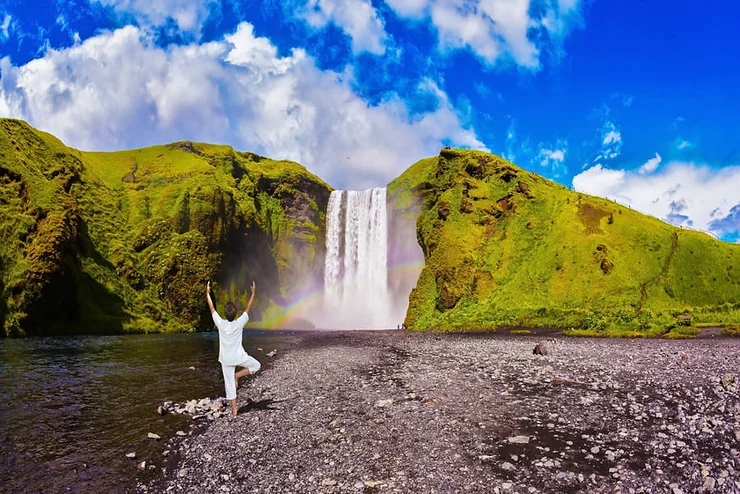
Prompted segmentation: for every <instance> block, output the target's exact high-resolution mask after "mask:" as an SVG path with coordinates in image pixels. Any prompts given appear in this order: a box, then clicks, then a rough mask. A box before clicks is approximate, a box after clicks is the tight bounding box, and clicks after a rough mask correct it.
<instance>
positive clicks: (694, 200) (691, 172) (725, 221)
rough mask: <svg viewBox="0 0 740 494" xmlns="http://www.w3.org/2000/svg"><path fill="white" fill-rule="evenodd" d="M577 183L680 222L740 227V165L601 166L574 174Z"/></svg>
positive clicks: (730, 229)
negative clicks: (651, 169) (654, 169)
mask: <svg viewBox="0 0 740 494" xmlns="http://www.w3.org/2000/svg"><path fill="white" fill-rule="evenodd" d="M656 157H657V158H659V156H658V155H656ZM653 159H656V158H653ZM656 166H657V164H656ZM573 187H574V188H575V189H576V190H578V191H581V192H586V193H588V194H593V195H596V196H601V197H608V198H610V199H613V200H616V201H617V202H620V203H622V204H624V205H628V206H631V207H632V208H634V209H637V210H638V211H641V212H643V213H647V214H650V215H653V216H655V217H657V218H661V219H663V220H665V221H668V222H669V223H672V224H674V225H680V226H687V227H691V228H696V229H699V230H704V231H708V232H710V233H712V234H714V235H717V236H720V237H722V236H726V235H728V234H733V233H734V234H737V233H738V231H740V225H739V223H738V216H739V215H740V203H738V195H737V191H738V190H740V166H735V167H727V168H722V169H719V170H718V169H713V168H710V167H709V166H706V165H697V164H694V163H683V162H671V163H669V164H667V165H666V166H665V167H663V168H662V169H661V170H660V171H659V172H657V173H651V172H648V171H646V172H644V173H640V171H639V170H638V171H627V170H612V169H609V168H604V167H602V166H601V165H596V166H593V167H591V168H589V169H588V170H585V171H584V172H582V173H581V174H579V175H576V176H575V177H573Z"/></svg>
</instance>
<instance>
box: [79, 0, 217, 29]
mask: <svg viewBox="0 0 740 494" xmlns="http://www.w3.org/2000/svg"><path fill="white" fill-rule="evenodd" d="M90 1H91V2H98V3H101V4H103V5H106V6H112V7H113V8H115V9H116V10H117V11H119V12H122V13H127V14H131V15H133V16H134V17H135V18H136V20H137V21H138V22H139V24H140V25H141V26H143V27H145V28H146V27H151V26H161V25H162V24H164V23H165V21H166V20H167V19H168V18H171V19H173V20H174V21H175V22H176V23H177V25H178V27H179V28H180V29H181V30H183V31H186V32H190V33H193V34H196V35H200V30H201V28H202V27H203V23H204V22H205V20H206V19H207V18H208V13H209V8H210V6H211V5H213V4H215V3H216V2H217V1H218V0H90Z"/></svg>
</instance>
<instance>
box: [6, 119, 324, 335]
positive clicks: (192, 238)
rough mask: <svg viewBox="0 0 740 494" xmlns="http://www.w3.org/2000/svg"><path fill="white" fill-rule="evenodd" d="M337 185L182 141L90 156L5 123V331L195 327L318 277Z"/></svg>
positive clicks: (290, 166)
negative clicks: (212, 314)
mask: <svg viewBox="0 0 740 494" xmlns="http://www.w3.org/2000/svg"><path fill="white" fill-rule="evenodd" d="M330 190H331V189H330V187H329V186H328V185H326V184H325V183H324V182H323V181H321V180H320V179H318V178H317V177H316V176H314V175H312V174H310V173H309V172H307V171H306V169H305V168H303V167H302V166H300V165H298V164H296V163H293V162H287V161H274V160H270V159H267V158H264V157H261V156H258V155H255V154H251V153H239V152H236V151H234V150H233V149H232V148H230V147H228V146H214V145H208V144H199V143H191V142H181V143H175V144H170V145H166V146H155V147H150V148H146V149H138V150H132V151H122V152H116V153H88V152H81V151H77V150H74V149H71V148H68V147H66V146H64V145H63V144H62V143H61V142H59V141H58V140H57V139H55V138H54V137H53V136H51V135H49V134H46V133H43V132H39V131H37V130H35V129H33V128H32V127H30V126H29V125H27V124H26V123H24V122H21V121H17V120H9V119H0V230H1V231H2V241H1V242H0V321H1V322H2V324H3V327H4V333H5V334H6V335H18V334H48V333H50V332H58V331H71V332H101V333H102V332H104V333H110V332H118V331H169V330H192V329H195V328H198V327H205V326H206V325H207V319H208V314H207V312H206V310H205V305H204V304H205V300H204V286H205V282H206V281H207V280H209V279H210V280H215V284H214V285H215V290H214V294H215V297H216V300H217V305H218V306H220V307H223V304H224V303H225V301H226V299H227V298H231V299H235V300H238V301H240V302H241V303H242V304H246V301H247V297H248V289H247V287H248V284H249V283H250V282H251V280H252V279H254V280H256V281H257V285H258V294H259V297H258V298H257V304H256V306H255V308H254V314H253V315H256V316H257V318H259V314H260V313H261V312H262V311H264V310H265V309H266V308H267V307H268V306H271V305H275V304H280V303H281V302H282V301H283V300H284V298H286V297H289V296H290V295H291V294H292V293H293V291H294V290H299V289H301V284H300V283H299V282H298V281H299V280H303V281H304V282H305V283H311V282H312V281H313V280H314V279H320V277H321V274H322V269H323V252H322V250H321V249H317V248H316V245H323V240H322V238H321V237H322V227H321V225H323V223H324V214H325V211H326V204H327V201H328V197H329V194H330Z"/></svg>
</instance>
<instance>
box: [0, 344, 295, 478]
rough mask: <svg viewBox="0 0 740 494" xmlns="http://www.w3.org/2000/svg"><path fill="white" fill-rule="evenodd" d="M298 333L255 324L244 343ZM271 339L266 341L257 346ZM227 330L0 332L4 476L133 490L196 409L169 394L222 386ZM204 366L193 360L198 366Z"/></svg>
mask: <svg viewBox="0 0 740 494" xmlns="http://www.w3.org/2000/svg"><path fill="white" fill-rule="evenodd" d="M290 340H291V333H260V332H257V333H248V334H246V335H245V342H244V345H245V348H247V350H248V351H249V352H250V353H252V354H254V355H255V356H256V357H257V358H258V359H259V360H261V361H262V362H263V364H264V363H266V359H265V357H264V353H266V352H268V351H270V350H272V349H274V348H278V349H283V348H285V347H286V346H287V345H288V343H289V341H290ZM258 346H259V347H262V348H264V350H263V351H258V350H257V347H258ZM217 359H218V335H217V334H216V333H198V334H181V335H135V336H134V335H131V336H81V337H58V338H29V339H22V340H21V339H17V340H0V458H1V459H0V485H3V486H4V487H3V490H4V491H7V492H38V491H43V492H61V491H67V489H71V490H72V491H73V492H88V491H90V492H125V491H128V490H130V489H131V488H132V486H133V483H134V482H135V476H136V465H135V463H136V462H134V461H132V460H128V459H127V458H125V454H126V453H128V452H131V451H136V453H137V461H142V460H147V461H148V462H149V463H151V462H152V461H154V462H155V463H157V462H159V463H161V456H162V453H161V450H162V444H157V443H156V442H154V441H152V440H150V439H147V437H146V435H147V432H154V433H157V434H159V435H161V436H162V437H163V438H165V437H170V436H172V435H173V434H174V431H175V430H177V429H184V428H186V427H187V426H188V424H189V422H188V420H189V419H187V418H184V417H179V416H170V415H167V416H165V417H159V416H158V415H157V414H156V413H155V410H156V408H157V406H158V405H159V404H160V403H161V402H163V401H165V400H173V401H180V402H182V401H185V400H188V399H192V398H202V397H206V396H208V397H217V396H222V395H223V393H224V391H223V383H222V377H221V369H220V366H219V364H218V362H217ZM191 366H192V367H195V370H191V369H190V367H191Z"/></svg>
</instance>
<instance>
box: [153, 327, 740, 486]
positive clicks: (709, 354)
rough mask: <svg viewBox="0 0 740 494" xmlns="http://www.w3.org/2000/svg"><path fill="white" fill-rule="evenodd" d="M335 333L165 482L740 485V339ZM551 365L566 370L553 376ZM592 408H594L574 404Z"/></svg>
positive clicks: (278, 374)
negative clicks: (541, 354)
mask: <svg viewBox="0 0 740 494" xmlns="http://www.w3.org/2000/svg"><path fill="white" fill-rule="evenodd" d="M435 337H437V338H438V339H435ZM311 338H324V336H312V337H311ZM326 338H327V341H331V344H330V345H326V346H321V345H308V346H306V347H305V348H304V347H302V346H300V347H297V348H300V351H293V350H291V351H290V353H289V354H288V355H286V356H285V357H284V358H281V359H279V360H276V361H275V362H273V365H272V366H270V368H269V369H266V371H265V372H263V373H261V374H259V375H258V376H256V377H255V378H250V379H249V380H245V385H244V387H243V388H242V389H240V391H239V393H240V395H239V400H240V404H241V403H243V402H244V400H245V399H246V397H247V396H249V397H250V398H251V399H252V400H254V401H255V402H258V401H257V400H263V399H265V398H270V399H274V400H275V402H274V404H273V407H272V408H270V409H265V410H263V409H250V410H249V412H248V413H242V414H240V416H239V417H237V420H235V421H233V422H232V421H226V420H216V421H214V422H213V423H212V424H208V425H206V426H205V429H206V431H205V432H204V433H197V434H192V436H190V437H188V438H187V439H185V438H184V437H183V438H182V439H183V440H181V441H174V442H173V443H172V444H173V445H174V447H175V448H176V449H175V450H173V453H174V452H175V451H177V450H179V454H178V455H177V457H176V458H177V462H178V463H177V464H176V466H175V467H174V472H175V475H172V474H169V475H170V477H166V478H165V479H164V487H163V488H162V490H161V491H162V492H165V491H167V492H170V491H171V492H215V491H218V489H219V487H220V486H221V485H222V483H223V480H222V478H221V475H222V474H223V472H224V471H228V472H229V473H232V472H233V473H232V475H231V479H230V480H229V481H228V486H229V487H230V488H231V490H232V491H235V492H241V491H244V492H246V491H249V489H250V487H249V485H255V484H254V483H258V485H260V486H261V488H262V491H263V492H295V493H297V494H301V493H308V492H325V493H329V492H362V491H369V490H371V489H373V490H375V489H377V488H378V487H379V486H380V485H381V484H378V486H372V487H371V485H372V484H367V482H376V481H377V482H381V483H382V486H383V488H382V490H380V492H389V493H393V492H461V493H463V492H504V491H505V492H518V493H520V494H522V493H525V492H533V493H535V492H575V491H578V492H594V493H596V492H620V493H623V494H627V493H628V492H629V493H631V494H646V493H651V492H670V493H671V494H683V490H682V488H683V489H684V490H687V491H688V492H697V490H698V489H699V488H701V489H704V490H705V491H709V490H711V489H710V484H711V483H712V482H714V484H713V485H711V488H712V489H714V490H715V491H721V492H736V491H737V490H738V489H736V488H735V485H736V482H737V481H740V476H738V474H737V473H736V472H735V468H737V469H740V466H739V465H740V452H738V449H740V448H739V447H738V446H737V443H735V442H734V439H735V438H736V436H739V435H740V434H738V432H740V424H739V423H738V420H739V419H738V417H740V400H738V397H737V396H736V395H734V394H731V393H730V392H729V391H727V390H724V389H722V387H721V384H720V377H719V376H722V375H723V374H724V373H726V372H728V371H729V370H730V369H732V368H733V366H734V365H735V363H736V361H733V359H732V358H730V356H731V355H735V354H736V353H737V349H739V348H740V346H738V345H737V344H736V343H732V341H730V342H729V343H728V345H729V348H730V349H731V350H729V351H728V350H726V349H725V348H724V347H721V348H720V347H712V348H711V350H709V349H708V350H706V351H698V349H699V348H704V347H702V346H701V345H702V344H705V342H702V341H700V340H697V341H695V342H686V343H685V342H675V341H671V342H666V341H658V340H641V341H639V342H638V341H624V340H620V341H615V340H607V341H601V340H574V339H565V340H564V341H563V342H562V343H559V346H558V352H557V354H556V355H553V356H551V357H547V360H544V359H540V358H533V356H532V355H531V348H532V346H531V343H530V342H532V343H534V341H531V339H530V340H528V339H526V338H523V339H522V340H517V339H502V338H486V337H485V336H483V337H475V338H473V337H470V338H468V337H467V336H461V335H417V334H404V335H402V336H399V335H394V336H393V337H389V336H386V335H383V334H375V333H373V334H372V335H365V334H364V333H362V332H359V333H357V335H355V334H347V333H344V332H340V333H335V334H332V335H331V336H326ZM309 341H310V340H309ZM535 341H538V340H535ZM688 344H690V345H694V347H696V348H697V350H696V351H692V352H691V355H692V358H691V360H690V363H688V362H684V363H682V364H681V366H680V367H677V366H675V365H673V364H672V363H671V362H674V361H675V358H674V360H673V361H671V360H667V359H666V356H673V357H675V355H676V354H677V351H680V350H677V349H682V348H686V345H688ZM733 345H734V346H733ZM707 348H709V347H707ZM730 352H733V353H730ZM678 354H679V355H680V353H678ZM678 361H679V362H680V360H678ZM545 363H547V364H551V365H552V366H556V367H557V372H554V371H552V370H550V369H547V370H545V371H544V372H543V367H544V366H542V365H541V364H545ZM735 373H737V371H735ZM626 376H629V378H626ZM712 377H714V378H715V379H711V378H712ZM733 386H735V384H733ZM430 397H442V399H439V398H434V399H433V400H432V399H431V398H430ZM202 405H207V410H200V408H199V407H201V406H202ZM163 407H164V405H163ZM186 407H189V408H190V409H192V410H193V411H194V412H195V413H191V415H195V414H204V413H213V416H214V417H215V416H216V414H217V413H218V412H219V411H220V402H219V401H213V400H191V401H190V402H187V403H186V404H182V405H179V406H177V407H175V408H180V409H183V410H184V409H185V408H186ZM376 407H377V408H376ZM583 407H587V408H588V409H589V410H590V413H589V414H579V413H574V410H581V409H582V408H583ZM380 408H385V410H380ZM173 409H174V408H169V409H168V411H171V410H173ZM462 410H464V413H461V411H462ZM661 415H662V417H661ZM494 416H495V417H496V419H495V421H494V420H493V419H492V417H494ZM204 422H205V423H207V421H204ZM204 422H201V423H200V425H197V426H196V427H201V426H202V425H203V424H204ZM702 429H704V430H706V431H709V432H701V430H702ZM499 431H510V432H509V434H506V435H504V436H500V435H498V434H497V433H498V432H499ZM582 431H588V432H589V433H584V432H582ZM177 435H178V436H180V434H177ZM460 446H462V449H461V448H460ZM612 448H613V449H612ZM733 448H734V450H733ZM463 451H464V452H465V453H463ZM206 454H208V455H210V456H211V457H212V459H211V461H207V457H206V456H205V455H206ZM707 454H711V456H712V458H707V457H706V456H707ZM468 455H471V457H472V458H477V460H478V461H473V462H468V461H467V458H469V456H468ZM668 455H670V456H668ZM171 457H172V455H171ZM622 460H624V461H625V462H627V463H624V464H621V461H622ZM171 461H172V460H171ZM578 462H581V465H580V467H577V466H576V465H578ZM633 463H634V464H636V465H644V470H643V469H639V470H638V471H633V470H632V466H631V465H632V464H633ZM561 464H562V465H563V466H561ZM536 465H539V467H538V466H536ZM628 465H629V467H628ZM178 468H179V469H180V470H182V469H183V468H188V469H189V471H190V472H191V473H190V474H188V475H185V476H183V477H180V476H179V472H180V470H178ZM569 468H571V469H575V468H582V469H583V471H581V472H579V471H578V470H576V471H568V469H569ZM148 469H149V466H147V470H148ZM195 472H197V474H195ZM402 472H404V473H402ZM412 472H413V474H412ZM592 472H595V473H592ZM304 475H305V477H304ZM370 475H372V476H373V477H374V478H375V479H378V480H373V481H369V480H368V479H369V478H373V477H369V476H370ZM502 476H503V478H502ZM507 476H510V477H511V478H512V479H513V478H515V479H516V480H509V479H507V478H506V477H507ZM307 477H308V478H307ZM381 479H382V480H381ZM710 479H711V480H710ZM669 485H670V487H669ZM168 488H169V491H168ZM155 490H156V489H154V488H153V487H150V489H149V491H148V492H155ZM142 491H146V489H142Z"/></svg>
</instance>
